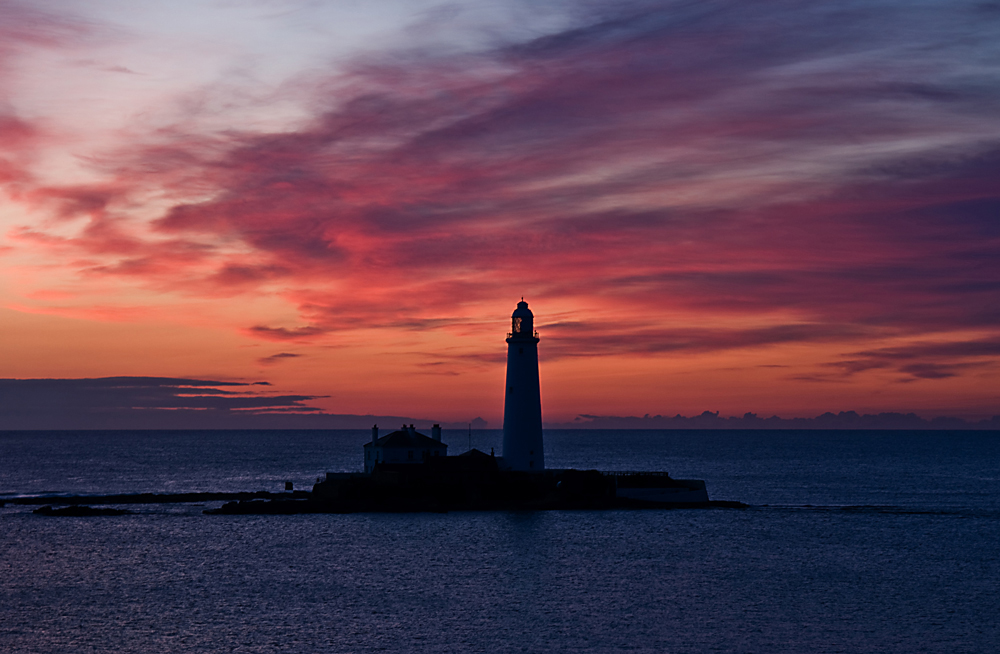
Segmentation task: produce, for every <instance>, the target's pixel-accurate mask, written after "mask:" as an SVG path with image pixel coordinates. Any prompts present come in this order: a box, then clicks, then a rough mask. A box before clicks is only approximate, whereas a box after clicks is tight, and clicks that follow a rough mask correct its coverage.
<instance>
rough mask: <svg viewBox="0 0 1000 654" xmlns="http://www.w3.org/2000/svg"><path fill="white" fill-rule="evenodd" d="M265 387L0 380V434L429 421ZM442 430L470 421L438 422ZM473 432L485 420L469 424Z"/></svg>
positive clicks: (834, 419)
mask: <svg viewBox="0 0 1000 654" xmlns="http://www.w3.org/2000/svg"><path fill="white" fill-rule="evenodd" d="M268 387H269V384H268V383H267V382H255V383H246V382H221V381H210V380H203V379H173V378H168V377H104V378H99V379H0V430H15V429H69V430H76V429H367V428H369V427H371V426H372V424H374V423H378V424H380V425H382V426H383V427H385V428H391V427H395V426H396V425H397V424H400V423H407V424H409V423H413V424H416V425H417V426H419V427H421V428H425V427H427V426H429V425H430V423H431V422H433V421H432V420H428V419H419V418H410V417H406V416H376V415H352V414H330V413H324V412H322V411H321V410H319V409H317V408H316V407H313V406H310V405H309V404H308V402H310V401H311V400H315V399H318V396H312V395H278V394H273V393H271V392H270V391H269V390H268ZM441 424H442V426H443V427H445V428H450V429H460V428H465V427H466V425H468V424H470V423H465V422H463V423H447V422H442V423H441ZM471 425H472V427H473V428H476V429H484V428H486V427H487V423H486V421H484V420H483V419H482V418H476V419H474V420H472V421H471ZM546 427H547V428H549V429H581V428H585V429H997V430H1000V416H993V418H992V419H990V420H982V421H979V422H970V421H965V420H962V419H960V418H952V417H943V416H942V417H934V418H930V419H928V418H921V417H919V416H917V415H916V414H913V413H907V414H902V413H880V414H878V415H867V414H866V415H858V414H857V413H855V412H853V411H847V412H840V413H839V414H833V413H824V414H823V415H821V416H817V417H816V418H791V419H783V418H779V417H778V416H773V417H771V418H760V417H758V416H757V415H756V414H753V413H747V414H745V415H744V416H743V417H728V418H727V417H722V416H720V415H719V413H718V412H715V413H712V412H709V411H706V412H704V413H702V414H701V415H699V416H694V417H690V418H689V417H685V416H681V415H676V416H674V417H669V416H668V417H664V416H659V415H657V416H650V415H648V414H647V415H645V416H643V417H641V418H640V417H635V416H628V417H621V416H595V415H581V416H579V417H578V418H577V419H576V420H574V421H572V422H567V423H548V424H547V425H546Z"/></svg>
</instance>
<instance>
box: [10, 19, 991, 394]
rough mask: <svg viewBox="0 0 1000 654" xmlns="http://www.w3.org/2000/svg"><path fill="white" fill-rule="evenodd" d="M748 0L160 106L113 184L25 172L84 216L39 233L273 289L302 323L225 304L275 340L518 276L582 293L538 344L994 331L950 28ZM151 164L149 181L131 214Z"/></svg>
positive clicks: (977, 191) (161, 276)
mask: <svg viewBox="0 0 1000 654" xmlns="http://www.w3.org/2000/svg"><path fill="white" fill-rule="evenodd" d="M771 11H775V12H777V10H765V9H761V11H760V13H757V14H754V15H753V16H747V15H743V14H740V15H741V16H742V17H741V19H740V20H738V21H737V20H734V19H733V18H732V17H731V16H730V14H729V13H727V12H725V11H721V10H715V9H711V8H700V9H699V8H693V7H692V8H689V9H686V10H684V11H683V12H680V13H681V14H684V16H680V15H679V14H678V12H677V11H675V10H673V9H671V10H670V11H667V10H661V9H650V8H644V9H636V8H634V7H633V8H632V13H627V14H620V15H617V16H615V17H614V18H613V19H612V18H608V17H607V16H601V17H597V18H594V19H593V20H591V21H590V22H589V23H587V24H584V25H581V26H579V27H578V28H576V29H572V30H567V31H565V32H563V33H560V34H556V35H551V36H549V37H545V38H541V39H537V40H535V41H532V42H530V43H522V44H512V45H506V46H502V47H498V48H495V49H493V50H491V51H484V52H481V53H479V54H476V55H468V54H461V55H447V54H435V53H426V52H423V53H421V52H405V53H388V54H385V55H383V56H382V57H379V58H374V57H371V58H369V59H367V60H359V61H358V62H356V64H355V65H354V66H353V67H352V68H351V69H350V70H348V71H347V72H346V73H343V74H340V75H338V76H336V77H331V78H330V79H325V80H320V83H319V84H318V85H317V86H318V87H319V88H321V89H322V92H321V93H320V94H319V95H318V96H317V97H315V98H314V100H313V101H314V103H315V106H314V107H313V108H314V112H313V119H312V120H311V121H310V122H308V123H307V124H305V125H304V126H302V127H300V128H298V129H296V130H291V131H286V132H280V133H268V134H260V133H250V132H239V131H231V132H228V133H225V134H221V135H219V134H213V135H200V134H197V133H188V132H184V131H182V130H180V129H179V128H177V129H173V130H164V131H163V132H161V133H160V134H158V135H155V136H153V137H151V140H152V141H154V142H150V143H139V144H138V145H136V146H135V147H134V148H131V149H129V150H126V151H124V152H121V153H119V155H120V156H118V157H116V158H115V166H114V168H111V167H110V166H109V167H108V169H107V170H108V174H109V176H110V177H111V178H113V181H111V182H109V183H106V184H103V185H94V186H92V187H87V186H79V185H77V186H73V187H65V188H53V187H45V188H38V189H35V191H34V192H33V194H29V197H30V198H32V199H33V200H34V201H36V202H39V203H43V204H44V203H48V204H49V205H51V206H52V207H53V209H52V211H53V213H54V214H55V215H58V216H64V217H82V218H85V219H86V220H87V221H88V222H87V224H86V226H85V227H84V228H82V229H81V231H80V232H79V233H78V234H77V235H76V236H75V237H72V238H69V237H60V238H59V239H58V240H57V241H53V242H52V243H51V245H52V246H53V247H58V248H62V249H66V248H73V249H75V250H76V251H78V252H80V253H83V255H85V257H86V258H87V260H88V261H97V262H99V263H95V264H93V265H87V266H83V267H81V271H82V272H85V273H87V274H90V275H103V276H112V277H122V278H129V279H133V280H137V281H139V282H142V283H145V284H148V285H149V287H151V288H154V289H156V290H158V291H161V290H174V291H178V292H183V293H197V294H200V295H205V296H217V295H225V294H231V293H240V292H254V291H256V290H259V289H262V288H264V287H267V288H272V289H275V288H276V289H277V290H276V292H278V293H279V294H280V295H281V296H282V297H283V298H285V299H286V300H287V301H288V302H291V303H293V304H294V305H295V306H296V307H297V308H298V311H299V314H300V317H301V319H302V323H301V324H302V325H303V326H302V327H298V328H284V327H273V326H268V325H263V324H261V325H257V326H252V327H249V328H248V330H247V331H248V333H250V334H252V335H254V336H256V337H259V338H262V339H267V340H274V341H295V340H303V339H306V340H313V341H318V340H321V339H323V338H326V337H329V335H331V334H333V333H335V332H339V331H343V330H351V329H358V328H368V329H371V328H384V329H389V330H397V331H402V330H407V331H434V330H439V329H456V328H464V327H463V326H468V325H469V324H472V323H475V322H476V321H477V320H482V319H483V315H482V314H481V313H477V312H481V311H482V307H483V306H484V305H487V304H489V303H490V302H493V301H495V300H496V299H497V298H499V297H502V296H505V295H506V296H516V295H519V294H521V293H525V294H527V295H529V296H530V298H531V299H535V298H550V299H552V300H554V301H555V300H559V301H566V302H571V303H575V305H576V306H577V307H579V308H580V309H579V312H578V313H581V314H582V313H583V308H584V307H586V308H588V309H590V310H592V311H594V312H595V313H596V314H597V317H599V318H601V319H602V322H600V323H599V324H597V323H596V321H593V320H589V319H588V320H583V321H580V322H581V323H582V324H581V325H577V326H575V327H571V326H569V325H567V324H561V325H552V326H551V329H552V331H553V333H556V334H559V335H560V337H561V340H560V343H561V345H558V346H556V347H555V349H553V351H552V353H553V354H554V355H559V356H570V355H574V354H576V355H581V354H582V355H598V354H608V353H614V352H617V353H627V354H639V353H661V352H671V351H678V350H683V351H696V352H705V351H712V350H725V349H733V348H751V347H753V348H756V347H770V346H775V345H781V344H787V343H793V342H818V341H823V342H835V343H842V344H843V346H844V347H849V348H851V349H857V345H856V344H857V343H858V342H859V341H860V340H864V339H869V338H875V337H892V336H899V335H915V334H922V333H930V332H940V333H948V332H958V331H961V330H967V329H972V328H976V329H995V325H996V324H997V321H998V319H1000V309H998V307H1000V303H998V302H997V297H998V296H997V294H998V292H1000V269H998V267H997V266H996V264H995V262H996V261H997V260H998V256H1000V232H998V231H997V227H996V224H997V223H996V219H995V216H996V212H997V211H998V210H1000V194H998V192H997V189H998V188H1000V179H998V172H997V171H998V170H1000V166H998V163H1000V148H998V147H997V145H996V142H995V141H994V140H991V138H994V137H986V136H984V137H983V138H975V137H972V138H970V137H968V134H967V132H963V131H962V130H961V129H957V128H955V127H953V124H954V123H955V121H956V117H957V116H961V117H962V120H963V121H965V122H964V123H963V124H974V125H980V124H981V125H984V126H985V125H987V124H991V123H992V122H993V121H995V115H994V112H993V110H992V109H990V107H993V105H992V104H990V103H984V102H981V101H978V100H977V98H978V97H979V95H978V94H981V93H982V92H983V91H982V90H981V89H982V88H987V87H988V85H987V86H983V85H982V84H978V83H975V82H970V83H969V86H968V88H963V87H962V86H961V85H960V84H959V83H958V82H955V81H954V79H953V77H952V76H950V75H949V73H948V71H950V70H952V69H953V67H954V66H956V65H958V64H957V63H955V62H957V61H959V59H957V58H955V57H957V53H956V52H954V51H951V50H949V48H951V45H950V44H949V43H947V42H946V40H942V37H940V36H937V35H936V34H935V31H934V29H933V27H932V26H931V25H929V24H926V25H921V24H915V23H914V22H913V21H916V20H918V19H917V18H914V17H913V16H910V15H909V13H908V12H907V11H906V10H905V7H903V6H902V5H900V6H899V7H893V6H886V7H884V8H882V9H880V10H879V11H881V12H883V14H880V19H879V20H880V22H886V23H888V22H889V21H897V22H898V23H899V24H904V25H908V26H909V27H910V28H912V29H911V32H910V33H911V36H912V34H913V33H914V32H913V31H912V30H916V32H915V33H916V34H918V35H919V36H918V37H912V38H917V39H918V40H920V39H922V41H921V43H922V44H923V45H926V46H927V48H928V49H929V50H930V51H933V52H935V53H937V54H936V56H937V57H938V58H939V62H940V64H941V66H942V68H941V69H940V72H936V71H935V69H933V67H924V66H916V65H912V62H911V61H910V60H909V59H908V58H907V57H904V56H902V55H899V56H897V57H896V58H894V59H890V60H889V61H882V60H881V59H874V58H872V57H870V56H869V55H867V54H866V53H868V52H870V51H871V48H872V47H874V46H873V44H878V45H880V46H882V47H883V49H888V50H889V51H891V50H892V48H894V47H897V46H898V45H899V44H898V43H897V42H896V41H895V39H896V37H895V36H894V35H893V34H892V33H890V32H892V31H891V30H889V31H886V30H880V29H878V30H876V29H874V28H873V27H872V26H873V24H874V23H873V22H872V19H871V18H870V17H866V16H864V15H861V14H853V13H852V12H851V11H848V10H845V11H844V12H835V13H834V14H830V15H824V14H823V12H822V11H819V10H818V11H817V13H811V12H804V11H803V12H791V13H786V12H784V11H781V12H777V13H769V12H771ZM969 20H971V19H969ZM968 29H970V30H975V29H976V28H975V24H974V23H973V22H970V23H968ZM883 51H884V50H883ZM949 52H950V53H951V54H950V56H951V57H952V59H950V60H949V59H948V57H947V56H946V55H948V53H949ZM838 55H843V57H841V58H840V59H838V58H837V56H838ZM949 62H951V63H950V64H949ZM820 64H822V65H824V66H832V67H833V69H832V70H827V71H825V73H824V74H818V73H816V72H815V71H813V70H812V67H815V66H818V65H820ZM963 129H964V128H963ZM972 131H973V132H974V131H975V130H972ZM938 137H941V138H940V139H939V138H938ZM945 137H948V138H945ZM943 141H949V142H953V143H960V145H955V146H951V147H950V149H948V150H947V151H943V150H942V149H940V148H939V147H938V146H936V145H934V144H935V143H936V142H943ZM914 143H918V144H920V143H922V144H923V145H919V147H916V150H917V151H916V152H914V151H913V150H912V149H911V150H905V148H903V146H902V145H899V144H903V145H906V146H907V147H911V148H912V147H913V146H912V144H914ZM887 144H888V145H887ZM893 144H897V145H898V147H896V146H895V145H893ZM150 188H155V189H160V190H162V191H164V192H165V194H166V195H167V196H169V197H170V198H172V200H171V201H170V203H169V204H170V206H169V207H168V208H166V209H165V210H164V211H162V213H160V214H159V215H158V216H157V217H156V218H155V220H152V221H151V222H150V221H147V220H136V219H134V216H133V213H134V209H133V208H132V207H133V204H134V203H135V201H136V200H135V199H136V198H137V197H139V196H140V195H141V194H142V193H143V192H144V191H146V190H148V189H150ZM39 231H41V230H39ZM22 235H23V236H24V237H26V238H27V237H29V236H31V233H28V232H22ZM607 316H614V319H612V320H611V321H610V322H608V321H606V320H603V319H604V318H606V317H607ZM577 317H578V318H579V316H577ZM677 320H680V321H682V322H683V323H684V324H676V322H675V321H677ZM734 320H739V321H742V323H741V324H740V325H739V326H734V325H733V324H732V321H734ZM255 322H257V321H256V319H254V318H251V317H248V318H247V323H246V324H248V325H253V324H254V323H255ZM723 323H726V324H728V326H723ZM591 325H592V326H591ZM706 325H707V326H706ZM609 332H616V333H617V334H618V335H619V338H616V339H615V340H614V344H613V345H608V344H607V343H600V344H597V343H596V342H595V341H594V338H593V337H594V335H595V334H598V333H609ZM908 365H911V366H912V365H916V364H908ZM934 365H939V364H938V363H935V364H934ZM940 365H944V363H941V364H940ZM901 370H902V369H901ZM949 370H957V368H952V369H949ZM903 372H909V373H910V374H912V375H916V376H920V377H923V378H934V377H935V376H941V375H946V374H950V373H948V372H945V371H944V369H943V368H940V369H939V368H934V367H926V366H925V367H923V368H919V369H918V368H912V367H911V369H909V370H904V371H903Z"/></svg>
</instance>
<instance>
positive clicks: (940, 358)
mask: <svg viewBox="0 0 1000 654" xmlns="http://www.w3.org/2000/svg"><path fill="white" fill-rule="evenodd" d="M847 356H849V357H851V358H850V359H846V360H843V361H835V362H831V363H828V364H827V366H830V367H835V368H839V369H840V370H841V371H842V372H843V374H844V375H846V376H850V375H853V374H856V373H860V372H866V371H868V370H885V369H892V370H896V371H898V372H901V373H903V374H904V375H906V377H905V378H904V381H914V380H918V379H948V378H950V377H956V376H958V375H960V374H961V373H962V372H963V371H965V370H969V369H984V368H985V369H989V368H996V367H997V363H998V360H1000V359H998V357H1000V339H998V338H988V339H976V340H963V341H948V342H917V343H911V344H908V345H904V346H896V347H884V348H878V349H875V350H865V351H861V352H854V353H851V354H849V355H847Z"/></svg>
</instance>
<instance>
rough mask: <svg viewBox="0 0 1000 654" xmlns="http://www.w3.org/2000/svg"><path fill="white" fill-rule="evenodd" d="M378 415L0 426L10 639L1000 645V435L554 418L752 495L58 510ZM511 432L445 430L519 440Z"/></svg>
mask: <svg viewBox="0 0 1000 654" xmlns="http://www.w3.org/2000/svg"><path fill="white" fill-rule="evenodd" d="M369 437H370V435H369V433H368V432H367V431H201V432H199V431H75V432H73V431H62V432H0V502H3V501H6V504H5V506H3V507H2V508H0V652H18V653H21V652H25V653H30V652H38V653H42V652H45V653H48V652H67V653H69V652H72V653H74V654H82V653H87V652H302V653H318V652H595V653H597V652H600V653H605V652H607V653H610V652H643V653H645V652H650V653H652V652H657V653H660V652H664V653H670V652H676V653H682V652H692V653H694V652H699V653H700V652H748V653H750V652H760V653H762V654H764V653H766V654H775V653H781V652H789V653H796V654H805V653H824V652H831V653H832V652H879V653H894V652H899V653H901V654H903V653H905V654H914V653H918V652H941V653H948V654H960V653H963V652H969V653H973V652H975V653H987V652H997V651H1000V432H988V431H790V430H781V431H766V430H755V431H714V430H713V431H611V430H606V431H602V430H566V431H547V432H546V433H545V448H546V449H545V457H546V466H547V467H552V468H577V469H599V470H665V471H668V472H669V473H670V474H671V475H672V476H673V477H675V478H682V479H704V480H705V481H706V483H707V487H708V491H709V495H710V496H711V498H712V499H716V500H738V501H740V502H744V503H746V504H747V505H749V506H748V508H745V509H670V510H659V509H658V510H635V509H621V510H606V511H536V512H532V511H502V512H450V513H429V514H415V513H408V514H351V515H291V516H224V515H204V514H203V513H202V511H203V510H204V509H206V508H212V507H214V506H218V505H219V504H220V503H219V502H216V503H206V504H159V505H142V506H132V507H127V508H130V509H132V510H134V514H132V515H124V516H113V517H53V516H48V517H47V516H42V515H35V514H33V513H32V509H34V508H36V507H33V506H25V505H17V504H12V503H10V500H11V499H12V498H16V497H19V496H59V495H72V494H110V493H133V492H161V493H163V492H167V493H175V492H194V491H255V490H268V491H281V490H283V489H284V485H285V483H286V482H292V483H293V485H294V487H295V488H297V489H308V488H309V487H311V485H312V483H314V482H315V480H316V479H317V477H320V476H322V475H323V474H325V473H326V472H328V471H334V472H336V471H357V470H359V469H360V468H361V465H362V459H361V453H362V445H363V444H364V443H365V442H366V441H367V440H368V438H369ZM501 440H502V437H501V434H500V432H499V431H487V430H483V431H473V432H472V433H471V434H470V433H468V432H463V431H455V432H449V431H447V430H446V431H445V433H444V441H445V442H446V443H448V445H449V453H451V454H458V453H461V452H464V451H466V450H467V449H469V448H470V447H475V448H477V449H480V450H482V451H485V452H490V450H491V449H495V451H496V453H497V454H500V449H501Z"/></svg>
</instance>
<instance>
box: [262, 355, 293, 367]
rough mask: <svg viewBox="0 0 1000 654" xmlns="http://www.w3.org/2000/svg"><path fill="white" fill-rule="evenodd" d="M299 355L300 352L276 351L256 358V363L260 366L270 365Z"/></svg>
mask: <svg viewBox="0 0 1000 654" xmlns="http://www.w3.org/2000/svg"><path fill="white" fill-rule="evenodd" d="M301 356H302V355H301V354H292V353H291V352H278V353H277V354H272V355H271V356H268V357H261V358H259V359H257V363H259V364H260V365H262V366H271V365H274V364H276V363H281V362H282V361H284V360H286V359H296V358H298V357H301Z"/></svg>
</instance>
